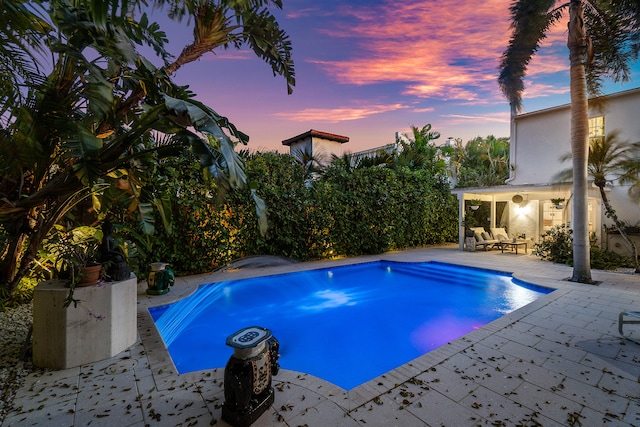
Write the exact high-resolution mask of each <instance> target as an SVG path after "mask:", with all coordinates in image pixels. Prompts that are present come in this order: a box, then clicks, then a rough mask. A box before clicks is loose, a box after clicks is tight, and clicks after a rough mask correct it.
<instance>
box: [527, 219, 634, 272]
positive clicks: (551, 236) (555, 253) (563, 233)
mask: <svg viewBox="0 0 640 427" xmlns="http://www.w3.org/2000/svg"><path fill="white" fill-rule="evenodd" d="M572 233H573V230H571V229H570V228H569V227H567V226H566V225H565V224H562V225H557V226H555V227H553V228H552V229H551V230H549V231H547V232H546V233H545V234H543V235H542V241H541V242H539V243H536V244H535V245H534V248H533V252H532V253H533V255H536V256H538V257H540V258H542V259H543V260H546V261H552V262H557V263H562V264H567V265H573V236H572ZM592 243H595V242H592ZM590 252H591V267H592V268H595V269H599V270H615V269H616V268H619V267H633V262H632V260H631V258H630V257H626V256H624V255H619V254H617V253H615V252H611V251H607V250H605V249H602V248H600V247H599V246H596V245H595V244H592V245H591V251H590Z"/></svg>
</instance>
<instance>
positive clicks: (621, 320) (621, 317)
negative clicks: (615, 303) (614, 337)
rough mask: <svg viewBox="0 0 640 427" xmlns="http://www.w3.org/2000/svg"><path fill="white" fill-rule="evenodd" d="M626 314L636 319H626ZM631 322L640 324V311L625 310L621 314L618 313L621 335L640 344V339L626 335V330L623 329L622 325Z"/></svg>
mask: <svg viewBox="0 0 640 427" xmlns="http://www.w3.org/2000/svg"><path fill="white" fill-rule="evenodd" d="M626 316H630V317H633V318H634V320H631V319H628V320H625V317H626ZM629 324H631V325H640V311H623V312H621V313H620V315H618V332H620V336H622V337H623V338H626V339H628V340H629V341H633V342H634V343H636V344H640V341H638V340H637V339H633V338H630V337H629V336H627V335H625V334H624V332H623V331H622V326H623V325H629Z"/></svg>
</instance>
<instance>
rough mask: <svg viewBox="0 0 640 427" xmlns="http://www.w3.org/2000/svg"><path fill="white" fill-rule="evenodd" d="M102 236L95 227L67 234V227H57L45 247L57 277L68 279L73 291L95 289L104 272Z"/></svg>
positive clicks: (71, 230) (87, 227) (79, 229)
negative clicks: (101, 253)
mask: <svg viewBox="0 0 640 427" xmlns="http://www.w3.org/2000/svg"><path fill="white" fill-rule="evenodd" d="M101 234H102V232H101V231H100V230H98V229H97V228H95V227H90V226H80V227H75V228H72V229H70V230H66V229H65V227H64V226H62V225H56V226H55V227H54V230H53V234H52V235H51V237H50V238H49V239H47V241H46V242H45V245H44V247H45V250H46V251H47V257H46V258H48V259H49V260H50V261H51V263H52V264H53V270H54V271H55V272H56V273H57V277H58V278H65V277H66V278H68V279H69V280H70V285H71V287H72V288H74V287H76V286H90V285H95V284H96V283H97V282H98V279H99V278H100V273H101V271H102V264H101V263H100V262H99V261H98V259H99V257H100V241H101Z"/></svg>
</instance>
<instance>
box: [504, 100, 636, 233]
mask: <svg viewBox="0 0 640 427" xmlns="http://www.w3.org/2000/svg"><path fill="white" fill-rule="evenodd" d="M604 99H605V102H604V103H603V104H601V105H600V104H596V105H600V106H599V107H598V106H596V107H593V106H592V107H591V108H590V112H589V117H596V116H604V128H605V134H606V135H609V134H610V133H611V132H612V131H618V132H619V138H620V140H621V141H627V142H630V143H632V142H637V141H640V120H639V119H638V111H640V89H633V90H629V91H625V92H620V93H617V94H613V95H609V96H607V97H604ZM570 115H571V108H570V106H569V105H565V106H560V107H555V108H550V109H547V110H541V111H536V112H532V113H525V114H521V115H519V116H516V117H515V118H514V126H513V128H512V129H513V134H512V135H511V153H510V156H511V163H512V164H513V165H514V166H515V169H514V171H513V172H512V175H511V178H510V181H509V184H511V185H545V184H552V178H553V176H554V175H555V174H556V173H558V172H560V171H561V170H564V169H568V168H571V161H566V162H561V161H560V157H561V156H562V155H564V154H569V153H570V152H571V140H570V138H571V136H570V133H571V132H570V126H571V117H570ZM608 196H609V198H610V199H611V201H612V204H613V207H614V209H615V210H616V211H617V212H618V214H619V217H620V218H621V219H622V220H624V221H626V222H628V223H630V224H632V225H633V224H636V223H637V222H638V221H640V209H639V206H638V203H637V202H633V201H632V200H631V199H630V198H629V196H628V194H627V187H624V186H621V185H620V184H619V183H617V182H616V183H614V185H613V186H612V187H611V188H610V189H609V192H608ZM597 199H598V200H599V197H597ZM597 209H598V211H599V212H601V213H602V214H604V212H603V209H604V208H603V206H601V205H600V204H598V206H597ZM599 222H600V221H599ZM611 224H612V221H611V220H610V219H608V218H606V217H604V216H603V218H602V224H599V225H605V226H608V225H611Z"/></svg>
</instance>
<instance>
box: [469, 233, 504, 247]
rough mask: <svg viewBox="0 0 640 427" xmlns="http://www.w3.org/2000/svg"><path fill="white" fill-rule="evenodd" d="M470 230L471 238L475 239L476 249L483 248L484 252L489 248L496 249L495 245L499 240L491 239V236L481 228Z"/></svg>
mask: <svg viewBox="0 0 640 427" xmlns="http://www.w3.org/2000/svg"><path fill="white" fill-rule="evenodd" d="M472 230H473V236H474V237H475V239H476V248H477V247H483V248H484V250H485V251H486V250H487V249H489V248H494V247H496V245H498V244H499V243H500V241H499V240H495V239H492V238H491V235H490V234H489V233H487V232H486V231H484V228H483V227H474V228H472Z"/></svg>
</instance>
